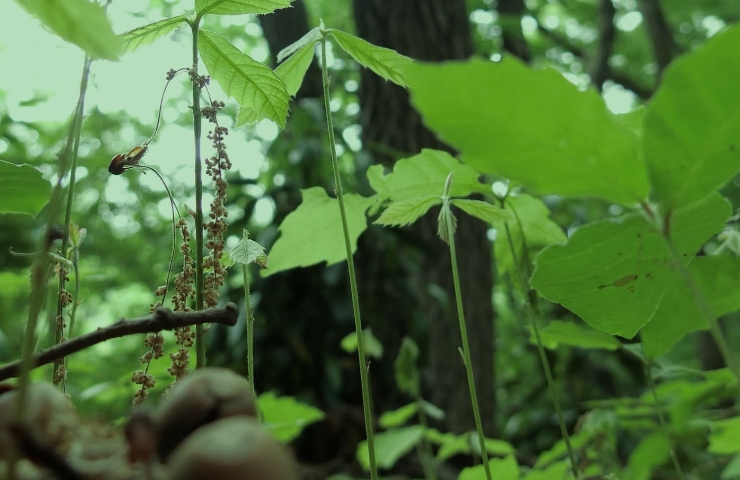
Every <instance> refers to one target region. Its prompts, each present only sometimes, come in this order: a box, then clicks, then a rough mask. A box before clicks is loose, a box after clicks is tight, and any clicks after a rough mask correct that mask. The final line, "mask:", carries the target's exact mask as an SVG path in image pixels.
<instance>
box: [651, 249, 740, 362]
mask: <svg viewBox="0 0 740 480" xmlns="http://www.w3.org/2000/svg"><path fill="white" fill-rule="evenodd" d="M689 270H690V272H691V276H692V277H693V279H694V283H695V284H696V286H697V288H698V289H699V292H700V293H701V295H702V297H703V298H704V299H705V301H706V302H707V303H708V304H709V307H710V308H711V309H712V313H714V315H715V316H717V317H718V316H720V315H726V314H728V313H730V312H734V311H735V310H737V309H740V258H737V257H734V256H724V255H722V256H704V257H696V258H694V260H693V261H692V262H691V264H690V265H689ZM669 282H670V283H669V285H668V287H667V289H666V293H665V296H664V297H663V301H662V302H660V306H659V307H658V309H657V310H656V312H655V315H653V318H652V319H651V320H650V323H648V324H647V325H645V327H643V329H642V330H641V332H640V337H641V339H642V346H643V349H644V351H645V355H647V356H648V357H649V358H655V357H658V356H660V355H663V354H665V353H668V351H669V350H670V349H671V347H672V346H673V345H675V344H676V343H677V342H678V341H679V340H681V339H682V338H683V337H684V336H686V334H688V333H690V332H693V331H695V330H703V329H707V328H709V325H708V323H707V321H706V319H705V318H704V315H703V314H702V313H701V311H700V310H699V307H698V306H697V305H696V302H695V301H694V296H693V294H692V293H691V292H690V291H689V289H688V287H687V286H686V284H685V283H684V282H683V280H682V279H681V277H679V276H674V277H671V278H670V279H669Z"/></svg>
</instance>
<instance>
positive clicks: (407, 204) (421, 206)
mask: <svg viewBox="0 0 740 480" xmlns="http://www.w3.org/2000/svg"><path fill="white" fill-rule="evenodd" d="M440 203H442V198H441V197H440V196H439V195H425V196H423V197H414V198H407V199H406V200H399V201H397V202H393V203H391V204H390V205H388V208H386V209H385V211H383V213H382V215H380V218H378V219H377V220H375V222H373V223H377V224H378V225H385V226H389V227H403V226H406V225H410V224H412V223H414V222H415V221H416V220H418V219H419V217H421V216H422V215H424V214H425V213H427V211H429V209H430V208H432V207H433V206H435V205H439V204H440Z"/></svg>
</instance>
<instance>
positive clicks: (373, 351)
mask: <svg viewBox="0 0 740 480" xmlns="http://www.w3.org/2000/svg"><path fill="white" fill-rule="evenodd" d="M363 335H364V337H365V352H367V354H368V355H370V356H371V357H374V358H381V357H382V356H383V344H382V343H380V340H378V337H376V336H375V335H373V330H372V329H371V328H370V327H368V328H366V329H365V330H363ZM340 346H341V347H342V350H344V351H345V352H347V353H352V352H356V351H357V334H356V333H355V332H352V333H350V334H349V335H347V336H345V337H344V338H343V339H342V341H341V342H340Z"/></svg>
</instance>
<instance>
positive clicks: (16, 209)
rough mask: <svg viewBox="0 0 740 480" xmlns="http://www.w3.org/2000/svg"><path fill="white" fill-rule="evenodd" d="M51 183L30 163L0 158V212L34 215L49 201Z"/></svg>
mask: <svg viewBox="0 0 740 480" xmlns="http://www.w3.org/2000/svg"><path fill="white" fill-rule="evenodd" d="M50 195H51V184H50V183H49V182H48V181H46V180H44V176H43V175H42V173H41V172H40V171H38V170H37V169H36V168H35V167H32V166H31V165H16V164H13V163H10V162H5V161H3V160H0V214H1V213H22V214H26V215H34V216H35V215H36V214H38V213H39V211H41V209H42V208H44V205H46V204H47V203H48V202H49V196H50Z"/></svg>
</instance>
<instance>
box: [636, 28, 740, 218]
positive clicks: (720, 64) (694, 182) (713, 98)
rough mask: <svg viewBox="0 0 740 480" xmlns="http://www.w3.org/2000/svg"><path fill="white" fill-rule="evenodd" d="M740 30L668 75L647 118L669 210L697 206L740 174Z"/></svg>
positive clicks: (656, 175)
mask: <svg viewBox="0 0 740 480" xmlns="http://www.w3.org/2000/svg"><path fill="white" fill-rule="evenodd" d="M738 45H740V26H735V27H733V28H730V29H727V30H726V31H724V32H722V33H718V34H717V35H715V36H714V37H712V38H711V39H709V40H708V41H707V42H706V43H705V44H704V45H702V46H701V47H699V48H698V49H697V50H696V51H694V52H692V53H689V54H687V55H685V56H683V57H680V58H678V59H676V60H675V61H674V62H672V63H671V64H670V65H669V66H668V68H667V69H666V70H665V72H664V74H663V77H662V79H661V84H660V88H659V89H658V92H657V93H656V94H655V96H654V97H653V99H652V100H651V101H650V104H649V105H648V112H647V115H646V117H645V140H644V143H645V158H646V161H647V163H648V169H649V172H650V182H651V184H652V186H653V192H654V193H655V194H656V195H657V196H658V198H659V199H660V201H661V202H662V203H663V204H664V205H665V206H666V208H667V209H672V208H674V207H677V206H681V205H685V204H687V203H690V202H693V201H696V200H698V199H700V198H703V197H705V196H707V195H708V194H710V193H711V192H713V191H715V190H717V189H718V188H719V187H720V186H722V185H724V184H725V183H726V182H727V181H728V180H730V179H731V178H732V177H734V176H735V175H736V174H737V173H738V171H740V88H738V85H740V50H738Z"/></svg>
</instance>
